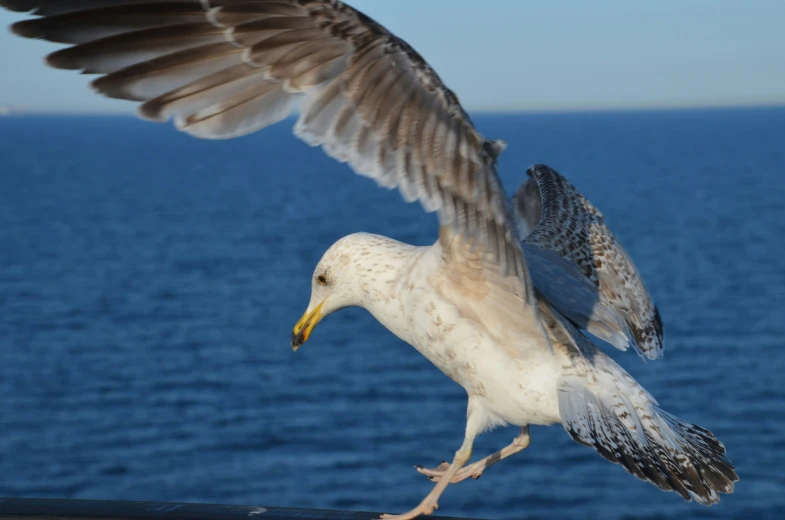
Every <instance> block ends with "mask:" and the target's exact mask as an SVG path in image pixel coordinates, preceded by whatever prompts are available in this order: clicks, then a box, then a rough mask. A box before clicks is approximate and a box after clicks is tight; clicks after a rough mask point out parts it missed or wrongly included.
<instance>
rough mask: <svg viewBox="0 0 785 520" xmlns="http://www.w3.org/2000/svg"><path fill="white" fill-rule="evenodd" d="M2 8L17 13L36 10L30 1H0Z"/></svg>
mask: <svg viewBox="0 0 785 520" xmlns="http://www.w3.org/2000/svg"><path fill="white" fill-rule="evenodd" d="M0 7H4V8H6V9H8V10H9V11H16V12H17V13H27V12H30V11H32V10H33V9H35V7H36V6H35V4H33V3H32V2H30V1H29V0H0Z"/></svg>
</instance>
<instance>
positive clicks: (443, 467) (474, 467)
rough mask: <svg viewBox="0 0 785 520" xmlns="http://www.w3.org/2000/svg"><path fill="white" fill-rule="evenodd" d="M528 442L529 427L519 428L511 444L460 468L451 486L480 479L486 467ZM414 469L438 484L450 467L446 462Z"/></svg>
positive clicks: (512, 453)
mask: <svg viewBox="0 0 785 520" xmlns="http://www.w3.org/2000/svg"><path fill="white" fill-rule="evenodd" d="M530 442H531V437H530V436H529V427H528V426H524V427H522V428H521V433H519V434H518V436H517V437H515V439H513V441H512V443H510V444H509V445H508V446H505V447H504V448H502V449H501V450H499V451H497V452H496V453H494V454H492V455H488V456H487V457H485V458H484V459H480V460H478V461H477V462H474V463H472V464H469V465H468V466H466V467H464V468H461V470H460V471H458V472H457V473H456V474H455V476H454V477H453V478H452V480H451V481H450V482H451V483H452V484H457V483H458V482H461V481H463V480H466V479H467V478H469V477H471V478H474V479H477V478H480V475H482V473H483V471H485V469H486V468H487V467H488V466H491V465H493V464H496V463H497V462H499V461H500V460H502V459H506V458H507V457H509V456H510V455H515V454H516V453H518V452H519V451H523V450H525V449H526V448H527V447H528V446H529V443H530ZM415 467H416V468H417V471H419V472H420V473H422V474H423V475H425V476H426V477H428V478H429V479H430V480H431V481H433V482H439V481H440V480H441V479H442V477H444V474H445V472H446V471H447V468H449V467H450V465H449V464H447V463H446V462H442V463H441V464H440V465H439V466H437V467H435V468H433V469H430V468H423V467H422V466H415Z"/></svg>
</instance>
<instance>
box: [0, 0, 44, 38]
mask: <svg viewBox="0 0 785 520" xmlns="http://www.w3.org/2000/svg"><path fill="white" fill-rule="evenodd" d="M0 2H2V0H0ZM11 32H12V33H14V34H16V35H17V36H22V37H23V38H43V37H45V36H46V35H45V34H44V31H42V30H41V24H39V23H38V18H33V19H32V20H22V21H21V22H16V23H14V24H11Z"/></svg>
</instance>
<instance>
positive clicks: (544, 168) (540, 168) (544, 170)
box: [526, 164, 558, 178]
mask: <svg viewBox="0 0 785 520" xmlns="http://www.w3.org/2000/svg"><path fill="white" fill-rule="evenodd" d="M554 174H556V175H558V174H557V173H556V170H554V169H553V168H551V167H550V166H548V165H547V164H533V165H531V166H529V168H528V169H527V170H526V175H528V176H529V177H534V178H537V177H540V176H542V175H554Z"/></svg>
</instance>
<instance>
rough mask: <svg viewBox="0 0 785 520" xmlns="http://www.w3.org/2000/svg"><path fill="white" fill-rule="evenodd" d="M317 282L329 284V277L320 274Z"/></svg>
mask: <svg viewBox="0 0 785 520" xmlns="http://www.w3.org/2000/svg"><path fill="white" fill-rule="evenodd" d="M316 283H318V284H319V285H327V277H326V276H324V275H323V274H320V275H319V276H317V277H316Z"/></svg>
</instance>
